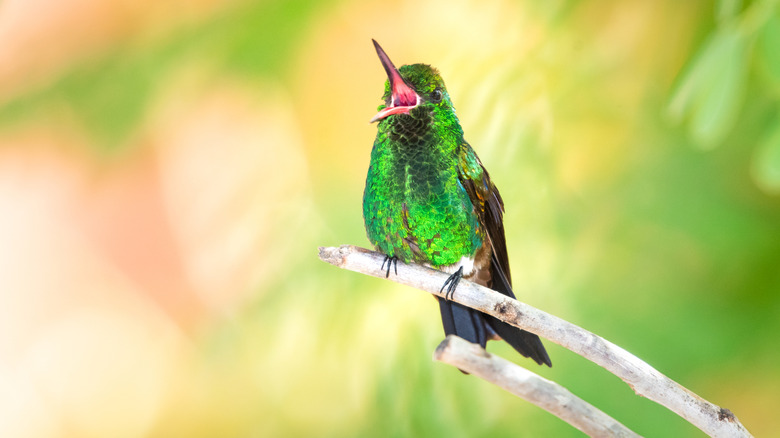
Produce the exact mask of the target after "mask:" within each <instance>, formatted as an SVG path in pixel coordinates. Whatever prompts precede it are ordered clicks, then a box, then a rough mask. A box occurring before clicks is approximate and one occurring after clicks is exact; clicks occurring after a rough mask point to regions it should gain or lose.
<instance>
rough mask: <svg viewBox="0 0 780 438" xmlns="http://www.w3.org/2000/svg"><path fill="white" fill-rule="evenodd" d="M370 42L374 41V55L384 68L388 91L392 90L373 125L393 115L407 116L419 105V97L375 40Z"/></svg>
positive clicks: (372, 120) (373, 119) (375, 117)
mask: <svg viewBox="0 0 780 438" xmlns="http://www.w3.org/2000/svg"><path fill="white" fill-rule="evenodd" d="M371 41H374V47H375V48H376V53H377V55H379V60H380V61H382V66H383V67H384V68H385V73H387V78H388V80H389V81H390V89H391V90H392V97H391V99H390V105H388V106H386V107H385V108H383V109H382V110H381V111H379V112H378V113H377V114H376V115H375V116H374V117H373V118H372V119H371V123H373V122H376V121H378V120H382V119H384V118H385V117H388V116H391V115H393V114H408V113H409V111H410V110H411V109H412V108H414V107H416V106H417V105H418V104H419V103H420V96H419V95H418V94H417V93H416V92H415V91H414V89H412V87H410V86H409V84H407V83H406V81H405V80H404V78H402V77H401V73H399V72H398V69H397V68H395V65H393V62H392V61H390V58H389V57H388V56H387V54H386V53H385V51H384V50H382V47H380V46H379V43H377V42H376V41H375V40H371Z"/></svg>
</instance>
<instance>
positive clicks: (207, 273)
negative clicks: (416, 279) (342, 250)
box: [0, 0, 780, 438]
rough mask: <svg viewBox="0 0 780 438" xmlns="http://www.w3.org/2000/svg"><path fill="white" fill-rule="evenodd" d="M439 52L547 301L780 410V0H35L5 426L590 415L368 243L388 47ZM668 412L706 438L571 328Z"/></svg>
mask: <svg viewBox="0 0 780 438" xmlns="http://www.w3.org/2000/svg"><path fill="white" fill-rule="evenodd" d="M371 38H376V39H377V40H378V41H379V42H380V43H381V44H382V45H383V47H384V48H385V50H386V51H387V52H388V54H389V55H390V56H391V58H392V59H393V60H394V61H395V63H396V64H397V65H401V64H406V63H414V62H425V63H430V64H432V65H434V66H437V67H438V68H439V69H440V70H441V72H442V74H443V76H444V78H445V80H446V81H447V84H448V88H449V91H450V94H451V95H452V97H453V101H454V103H455V105H456V107H457V109H458V114H459V117H460V119H461V121H462V124H463V126H464V129H465V132H466V137H467V140H469V141H470V142H471V144H472V145H473V146H474V147H475V149H476V150H477V152H478V153H479V154H480V156H481V158H482V161H483V162H484V163H485V165H486V166H487V168H488V169H489V170H490V172H491V175H492V177H493V179H494V181H495V182H496V183H497V184H498V186H499V188H500V189H501V193H502V195H503V197H504V200H505V202H506V206H507V212H506V217H505V219H506V227H507V233H508V246H509V252H510V260H511V261H512V269H513V276H514V278H515V283H516V284H515V287H516V290H517V292H518V295H519V296H520V297H521V299H523V300H524V301H526V302H528V303H530V304H532V305H534V306H536V307H539V308H541V309H543V310H546V311H548V312H550V313H553V314H555V315H557V316H560V317H562V318H565V319H567V320H570V321H572V322H574V323H576V324H579V325H581V326H583V327H585V328H587V329H589V330H591V331H594V332H595V333H598V334H600V335H602V336H604V337H606V338H607V339H609V340H611V341H613V342H615V343H617V344H618V345H621V346H622V347H624V348H626V349H627V350H629V351H631V352H633V353H635V354H636V355H638V356H639V357H641V358H643V359H645V360H647V361H648V362H649V363H650V364H651V365H653V366H655V367H657V368H658V369H659V370H660V371H662V372H664V373H665V374H667V375H668V376H670V377H672V378H673V379H675V380H677V381H678V382H680V383H681V384H683V385H685V386H686V387H688V388H690V389H691V390H693V391H694V392H696V393H698V394H700V395H701V396H703V397H704V398H707V399H709V400H711V401H712V402H714V403H716V404H719V405H722V406H724V407H727V408H730V409H731V410H733V411H734V412H735V413H736V415H737V416H738V417H739V418H740V419H741V420H742V422H743V423H744V424H745V425H746V427H747V428H748V429H749V430H751V431H752V432H753V433H754V434H755V435H757V436H772V435H775V436H780V435H778V432H777V431H778V430H780V420H779V419H778V416H777V410H778V408H780V395H778V394H780V366H778V363H780V349H778V334H780V318H778V316H780V112H779V111H780V7H778V5H777V2H776V1H769V0H754V1H739V0H722V1H687V2H677V1H672V0H667V1H660V0H653V1H650V0H646V1H640V0H635V1H623V0H615V1H598V2H579V1H569V0H556V1H546V2H536V1H510V0H500V1H496V2H484V1H476V0H464V1H451V0H447V1H444V0H433V1H418V0H412V1H398V2H373V1H356V0H325V1H320V2H309V1H303V0H289V1H279V0H276V1H275V0H266V1H242V0H233V1H215V0H195V1H184V0H168V1H162V2H160V1H150V0H142V1H138V0H135V1H129V0H120V1H113V2H104V1H100V0H66V1H63V0H57V1H55V0H5V1H4V2H2V3H0V435H1V436H4V437H24V438H27V437H108V436H110V437H120V438H121V437H174V436H177V437H178V436H181V437H185V436H186V437H214V436H220V437H275V436H333V437H350V436H354V437H362V436H450V437H460V436H491V437H510V436H512V437H514V436H580V433H579V432H577V431H576V430H574V429H573V428H571V427H570V426H568V425H566V424H564V423H562V422H561V421H559V420H558V419H556V418H555V417H553V416H551V415H549V414H547V413H546V412H544V411H541V410H540V409H538V408H536V407H534V406H532V405H529V404H527V403H525V402H523V401H522V400H519V399H516V398H514V397H513V396H510V395H508V394H506V393H503V392H502V391H501V390H499V389H497V388H494V387H492V386H490V385H488V384H486V383H484V382H482V381H480V380H478V379H476V378H473V377H468V376H464V375H462V374H460V373H459V372H458V371H457V370H454V369H451V368H450V367H448V366H446V365H443V364H440V363H435V362H433V361H432V360H431V354H432V351H433V349H434V348H435V346H436V345H437V344H438V342H439V341H440V340H441V339H442V329H441V322H440V321H439V317H438V311H437V307H436V304H435V302H434V300H432V299H431V298H430V297H429V296H427V294H425V293H421V292H417V291H414V290H412V289H409V288H405V287H401V286H398V285H395V284H392V283H389V282H386V281H382V280H378V279H372V278H367V277H363V276H360V275H358V274H355V273H352V272H347V271H342V270H338V269H336V268H334V267H332V266H329V265H326V264H324V263H322V262H320V261H319V260H318V258H317V247H318V246H323V245H324V246H334V245H339V244H345V243H350V244H358V245H363V246H366V245H368V242H367V240H366V238H365V234H364V231H363V224H362V217H361V197H362V191H363V184H364V179H365V172H366V169H367V166H368V160H369V153H370V149H371V145H372V142H373V137H374V135H375V129H376V128H375V127H374V126H373V125H370V124H369V123H368V120H369V119H370V118H371V117H372V116H373V114H374V112H375V110H376V107H377V106H378V105H379V104H380V95H381V92H382V87H383V81H384V79H385V76H384V72H383V69H382V67H381V65H380V64H379V62H378V60H377V58H376V55H375V53H374V50H373V47H372V45H371ZM547 346H548V349H549V351H550V356H551V357H552V360H553V362H554V368H552V369H546V368H540V367H536V366H535V365H533V364H532V363H531V362H530V361H528V360H524V359H522V358H521V357H519V356H518V355H517V354H515V353H514V352H513V351H512V350H511V349H510V348H509V347H508V346H506V345H502V344H501V343H491V344H490V345H489V350H490V351H492V352H494V353H497V354H500V355H502V356H504V357H507V358H509V359H511V360H514V361H516V362H517V363H520V364H522V365H523V366H527V367H529V368H531V369H532V370H534V371H536V372H538V373H540V374H541V375H543V376H545V377H547V378H550V379H552V380H555V381H558V382H560V383H561V384H563V385H565V386H567V387H568V388H569V389H570V390H571V391H572V392H574V393H575V394H577V395H579V396H580V397H582V398H584V399H586V400H588V401H590V402H592V403H593V404H595V405H596V406H597V407H599V408H601V409H603V410H604V411H606V412H607V413H608V414H610V415H612V416H614V417H615V418H616V419H618V420H619V421H621V422H623V423H624V424H626V425H627V426H629V427H631V428H633V429H634V430H635V431H637V432H638V433H640V434H644V435H647V436H700V435H701V433H700V432H699V431H698V430H697V429H695V428H694V427H693V426H690V425H689V424H688V423H686V422H685V421H683V420H681V419H679V418H677V417H676V416H675V415H674V414H672V413H670V412H668V411H667V410H666V409H664V408H662V407H660V406H658V405H656V404H655V403H653V402H650V401H648V400H645V399H642V398H640V397H637V396H635V395H634V394H633V392H632V391H631V389H630V388H628V387H627V386H626V385H625V384H623V383H622V382H620V381H619V380H618V379H617V378H615V377H614V376H612V375H611V374H609V373H607V372H606V371H604V370H602V369H600V368H599V367H597V366H595V365H593V364H591V363H590V362H588V361H586V360H584V359H582V358H580V357H579V356H576V355H574V354H573V353H570V352H568V351H567V350H564V349H563V348H560V347H558V346H556V345H553V344H551V343H549V342H548V343H547Z"/></svg>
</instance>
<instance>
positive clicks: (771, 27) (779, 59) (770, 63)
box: [758, 13, 780, 91]
mask: <svg viewBox="0 0 780 438" xmlns="http://www.w3.org/2000/svg"><path fill="white" fill-rule="evenodd" d="M758 53H759V57H760V61H761V62H760V65H761V66H762V69H763V73H764V79H766V80H767V82H768V83H767V85H769V87H770V88H773V89H774V90H775V91H780V17H779V16H778V13H775V14H774V15H772V17H771V18H769V20H767V22H766V24H764V27H763V28H761V32H760V33H759V36H758Z"/></svg>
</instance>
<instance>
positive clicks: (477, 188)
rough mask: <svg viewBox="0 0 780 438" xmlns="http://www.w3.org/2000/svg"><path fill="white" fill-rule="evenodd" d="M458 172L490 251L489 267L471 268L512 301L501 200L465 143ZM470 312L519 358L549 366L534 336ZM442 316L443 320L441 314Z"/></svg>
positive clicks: (460, 154)
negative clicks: (485, 324) (483, 322)
mask: <svg viewBox="0 0 780 438" xmlns="http://www.w3.org/2000/svg"><path fill="white" fill-rule="evenodd" d="M458 171H459V178H460V182H461V184H462V185H463V188H464V189H465V190H466V192H467V193H468V195H469V198H470V199H471V203H472V204H473V205H474V211H475V212H476V214H477V217H478V218H479V223H480V225H481V226H482V227H483V230H484V233H485V239H484V243H483V245H488V246H489V248H486V249H489V250H490V263H489V264H487V266H478V265H477V264H475V269H481V270H485V269H487V270H488V274H489V275H488V276H487V278H488V280H487V282H486V283H487V286H488V287H490V288H491V289H493V290H495V291H498V292H501V293H502V294H504V295H507V296H509V297H512V298H514V297H515V294H514V292H512V278H511V275H510V273H509V256H508V254H507V248H506V237H505V235H504V201H503V200H502V199H501V194H500V193H499V192H498V188H496V186H495V184H493V182H492V181H491V180H490V175H489V174H488V172H487V170H486V169H485V167H484V166H483V165H482V162H481V161H480V160H479V157H478V156H477V154H476V153H475V152H474V150H473V149H472V148H471V146H470V145H469V144H468V143H465V142H464V143H463V145H461V148H460V153H459V167H458ZM474 275H475V276H476V277H478V278H484V277H485V275H484V273H483V272H476V273H475V274H474ZM469 310H471V309H469ZM471 312H474V313H477V314H478V315H479V316H481V317H482V318H483V319H484V321H485V322H486V323H487V325H488V326H489V327H490V328H491V329H492V331H493V332H495V333H496V334H497V335H498V336H500V337H501V338H502V339H504V340H505V341H506V342H508V343H509V345H511V346H512V347H513V348H514V349H515V350H517V351H518V352H519V353H520V354H522V355H523V356H525V357H530V358H531V359H533V360H535V361H536V363H538V364H539V365H542V364H545V365H547V366H552V362H551V361H550V357H549V356H548V354H547V351H546V350H545V348H544V345H542V341H541V340H540V339H539V337H538V336H537V335H535V334H533V333H529V332H527V331H525V330H520V329H519V328H517V327H514V326H512V325H509V324H507V323H505V322H503V321H500V320H498V319H496V318H494V317H492V316H489V315H485V314H481V313H480V312H476V311H474V310H472V311H471ZM442 316H444V313H443V312H442ZM475 318H476V315H472V316H471V320H474V319H475ZM445 325H446V324H445ZM483 346H484V344H483Z"/></svg>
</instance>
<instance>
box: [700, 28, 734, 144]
mask: <svg viewBox="0 0 780 438" xmlns="http://www.w3.org/2000/svg"><path fill="white" fill-rule="evenodd" d="M745 45H746V44H745V40H744V38H742V37H741V35H740V34H739V33H737V32H735V31H721V32H719V38H718V39H716V40H715V44H713V46H712V50H713V58H714V59H715V62H714V64H716V65H717V67H716V68H714V69H713V70H711V71H709V72H708V74H707V76H705V77H704V78H703V81H702V84H701V87H702V91H703V92H702V93H701V95H700V96H699V99H698V101H697V102H696V107H695V109H694V112H693V114H692V118H691V124H690V126H689V130H690V134H691V136H692V137H693V139H694V140H695V141H696V142H697V143H698V144H699V146H701V147H706V148H709V147H713V146H715V145H716V144H717V143H718V142H719V141H721V140H722V139H723V137H725V136H726V135H727V134H728V133H729V131H731V128H732V127H733V126H734V122H735V121H736V118H737V115H738V114H739V110H740V107H741V106H742V97H743V96H744V94H745V85H746V76H747V68H748V59H747V48H746V47H745Z"/></svg>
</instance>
